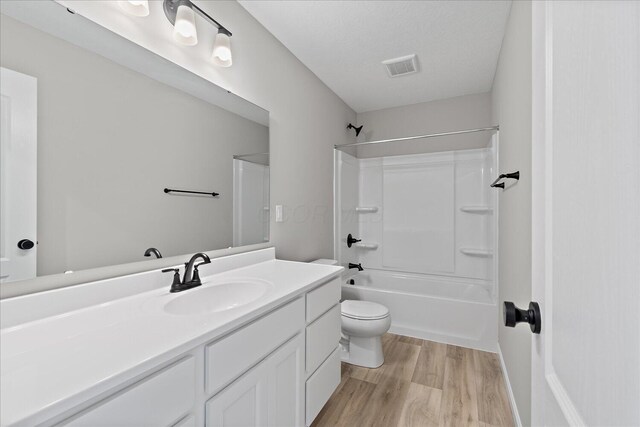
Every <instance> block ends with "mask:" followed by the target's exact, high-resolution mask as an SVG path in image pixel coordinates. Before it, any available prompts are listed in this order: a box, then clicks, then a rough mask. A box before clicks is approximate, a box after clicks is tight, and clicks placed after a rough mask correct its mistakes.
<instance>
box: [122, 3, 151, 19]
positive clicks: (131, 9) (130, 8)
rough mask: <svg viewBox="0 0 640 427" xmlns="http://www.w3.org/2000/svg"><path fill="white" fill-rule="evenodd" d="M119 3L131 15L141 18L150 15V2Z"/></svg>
mask: <svg viewBox="0 0 640 427" xmlns="http://www.w3.org/2000/svg"><path fill="white" fill-rule="evenodd" d="M118 3H119V4H120V7H121V8H122V10H124V11H125V12H127V13H128V14H129V15H133V16H140V17H144V16H148V15H149V0H121V1H118Z"/></svg>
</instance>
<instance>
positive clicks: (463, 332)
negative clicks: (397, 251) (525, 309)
mask: <svg viewBox="0 0 640 427" xmlns="http://www.w3.org/2000/svg"><path fill="white" fill-rule="evenodd" d="M343 279H344V281H343V284H342V298H343V299H357V300H365V301H373V302H377V303H380V304H384V305H385V306H387V307H388V308H389V310H390V311H391V329H390V332H392V333H396V334H400V335H406V336H410V337H416V338H422V339H427V340H431V341H438V342H443V343H447V344H455V345H460V346H464V347H470V348H476V349H479V350H485V351H492V352H495V351H496V347H497V342H498V308H497V305H496V303H495V302H494V300H493V297H492V295H491V292H490V291H489V290H487V288H485V287H484V286H483V285H482V284H479V283H472V282H469V283H466V282H461V281H459V280H450V279H447V278H443V279H434V278H433V277H430V276H425V275H421V274H405V273H396V272H391V271H384V270H365V271H362V272H358V273H355V274H354V273H353V272H349V273H348V274H346V275H345V276H344V278H343ZM349 280H354V282H355V284H354V285H351V284H348V281H349Z"/></svg>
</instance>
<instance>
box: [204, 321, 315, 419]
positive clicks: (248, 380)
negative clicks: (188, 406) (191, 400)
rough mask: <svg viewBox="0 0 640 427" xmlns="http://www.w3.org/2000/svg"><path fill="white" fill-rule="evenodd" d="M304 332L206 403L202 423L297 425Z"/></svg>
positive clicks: (300, 414)
mask: <svg viewBox="0 0 640 427" xmlns="http://www.w3.org/2000/svg"><path fill="white" fill-rule="evenodd" d="M303 385H304V335H303V334H302V333H300V334H298V335H296V336H295V337H294V338H292V339H291V340H289V341H288V342H287V343H286V344H284V345H283V346H282V347H280V348H278V350H276V351H275V352H274V353H273V354H271V355H270V356H269V357H267V358H266V359H265V360H263V361H262V362H260V363H259V364H258V365H257V366H255V367H254V368H252V369H251V370H249V372H247V373H245V374H244V375H243V376H242V377H240V378H239V379H237V380H236V381H234V382H233V383H232V384H231V385H229V386H228V387H226V388H225V389H224V390H222V391H221V392H220V393H218V394H217V395H215V396H214V397H213V398H212V399H211V400H209V401H208V402H207V404H206V425H207V427H213V426H216V427H217V426H221V427H226V426H300V425H302V424H303V418H304V399H303V397H302V396H303Z"/></svg>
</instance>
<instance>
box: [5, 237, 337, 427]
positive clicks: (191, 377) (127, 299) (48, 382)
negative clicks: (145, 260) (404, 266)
mask: <svg viewBox="0 0 640 427" xmlns="http://www.w3.org/2000/svg"><path fill="white" fill-rule="evenodd" d="M341 271H342V267H335V266H327V265H319V264H305V263H296V262H288V261H280V260H276V259H275V251H274V249H273V248H269V249H263V250H259V251H253V252H247V253H243V254H237V255H231V256H227V257H222V258H217V259H213V260H212V262H211V264H207V265H203V266H201V267H200V273H201V276H202V281H203V285H202V286H200V287H198V288H194V289H190V290H187V291H184V292H179V293H170V292H169V288H170V284H171V277H170V275H164V274H162V273H161V272H160V271H151V272H145V273H138V274H134V275H130V276H125V277H119V278H115V279H109V280H103V281H100V282H94V283H88V284H83V285H77V286H72V287H68V288H62V289H56V290H52V291H47V292H40V293H37V294H32V295H26V296H22V297H16V298H9V299H5V300H2V301H0V304H1V307H0V312H1V313H2V329H1V334H2V349H1V357H2V359H1V364H2V373H1V379H2V381H1V383H2V389H1V391H0V399H1V400H0V403H1V407H0V410H1V411H0V414H1V424H2V425H3V426H18V425H25V426H26V425H29V426H33V425H47V426H48V425H69V426H114V425H131V426H134V425H135V426H140V425H153V426H225V425H274V426H285V425H295V426H301V425H305V424H306V425H309V424H310V423H311V422H312V421H313V419H314V418H315V417H316V415H317V414H318V412H319V411H320V409H321V408H322V406H323V405H324V403H325V402H326V401H327V399H328V398H329V397H330V395H331V394H332V392H333V391H334V390H335V388H336V387H337V385H338V384H339V382H340V353H339V350H338V343H339V339H340V309H339V299H340V280H339V275H340V273H341Z"/></svg>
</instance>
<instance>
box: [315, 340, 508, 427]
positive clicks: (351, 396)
mask: <svg viewBox="0 0 640 427" xmlns="http://www.w3.org/2000/svg"><path fill="white" fill-rule="evenodd" d="M382 345H383V350H384V355H385V361H384V364H383V365H382V366H381V367H380V368H377V369H367V368H361V367H358V366H353V365H349V364H346V363H343V364H342V381H341V382H340V385H339V386H338V388H337V389H336V391H335V392H334V393H333V395H332V396H331V399H329V402H327V404H326V405H325V407H324V408H323V409H322V411H321V412H320V414H318V416H317V417H316V420H315V421H314V423H313V425H312V426H313V427H320V426H349V427H355V426H367V427H368V426H384V427H392V426H403V427H404V426H456V427H457V426H479V427H490V426H513V418H512V415H511V409H510V407H509V400H508V397H507V392H506V390H505V385H504V379H503V377H502V371H501V370H500V362H499V361H498V358H497V355H495V354H493V353H487V352H484V351H478V350H471V349H468V348H463V347H457V346H453V345H447V344H440V343H436V342H432V341H424V340H420V339H416V338H409V337H403V336H399V335H393V334H386V335H385V336H384V337H383V339H382Z"/></svg>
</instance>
